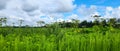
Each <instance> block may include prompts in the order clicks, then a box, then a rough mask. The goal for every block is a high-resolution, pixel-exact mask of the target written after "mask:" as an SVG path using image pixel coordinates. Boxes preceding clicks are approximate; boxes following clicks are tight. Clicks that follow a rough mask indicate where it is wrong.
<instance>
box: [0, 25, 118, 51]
mask: <svg viewBox="0 0 120 51" xmlns="http://www.w3.org/2000/svg"><path fill="white" fill-rule="evenodd" d="M109 29H110V28H101V27H99V26H94V28H82V29H81V28H60V27H59V26H58V24H54V25H50V26H49V27H48V28H0V51H119V50H120V34H119V33H120V30H119V29H113V30H114V31H113V30H112V31H111V30H109ZM89 31H91V32H89ZM104 31H105V33H106V34H104V33H103V32H104ZM87 32H88V33H87Z"/></svg>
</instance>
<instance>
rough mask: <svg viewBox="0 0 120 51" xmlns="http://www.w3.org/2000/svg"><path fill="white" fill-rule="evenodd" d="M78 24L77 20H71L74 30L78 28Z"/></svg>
mask: <svg viewBox="0 0 120 51" xmlns="http://www.w3.org/2000/svg"><path fill="white" fill-rule="evenodd" d="M79 22H80V21H79V20H77V19H72V23H73V27H74V28H78V25H79Z"/></svg>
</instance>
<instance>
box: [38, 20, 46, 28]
mask: <svg viewBox="0 0 120 51" xmlns="http://www.w3.org/2000/svg"><path fill="white" fill-rule="evenodd" d="M43 24H45V22H44V21H37V26H38V27H40V26H42V25H43Z"/></svg>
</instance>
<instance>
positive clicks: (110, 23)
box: [0, 15, 120, 28]
mask: <svg viewBox="0 0 120 51" xmlns="http://www.w3.org/2000/svg"><path fill="white" fill-rule="evenodd" d="M92 17H93V18H94V21H87V20H84V21H80V20H77V19H71V20H72V21H71V22H66V21H62V22H54V23H53V24H45V22H44V21H41V20H40V21H37V22H36V23H37V27H49V26H54V25H55V24H58V25H59V26H60V27H61V28H83V27H85V28H90V27H93V26H101V27H115V28H120V18H107V19H105V18H100V17H101V16H99V15H94V16H92ZM18 21H19V26H15V23H12V24H13V26H12V27H30V26H29V25H24V26H23V25H22V24H23V22H24V20H22V19H20V20H18ZM3 24H4V26H3ZM0 27H10V26H9V25H7V18H6V17H3V18H0Z"/></svg>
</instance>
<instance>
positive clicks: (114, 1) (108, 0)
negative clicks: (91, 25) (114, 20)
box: [74, 0, 120, 7]
mask: <svg viewBox="0 0 120 51" xmlns="http://www.w3.org/2000/svg"><path fill="white" fill-rule="evenodd" d="M74 3H75V4H77V5H81V4H85V5H88V6H90V5H97V6H112V7H118V6H119V5H120V0H75V2H74Z"/></svg>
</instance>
